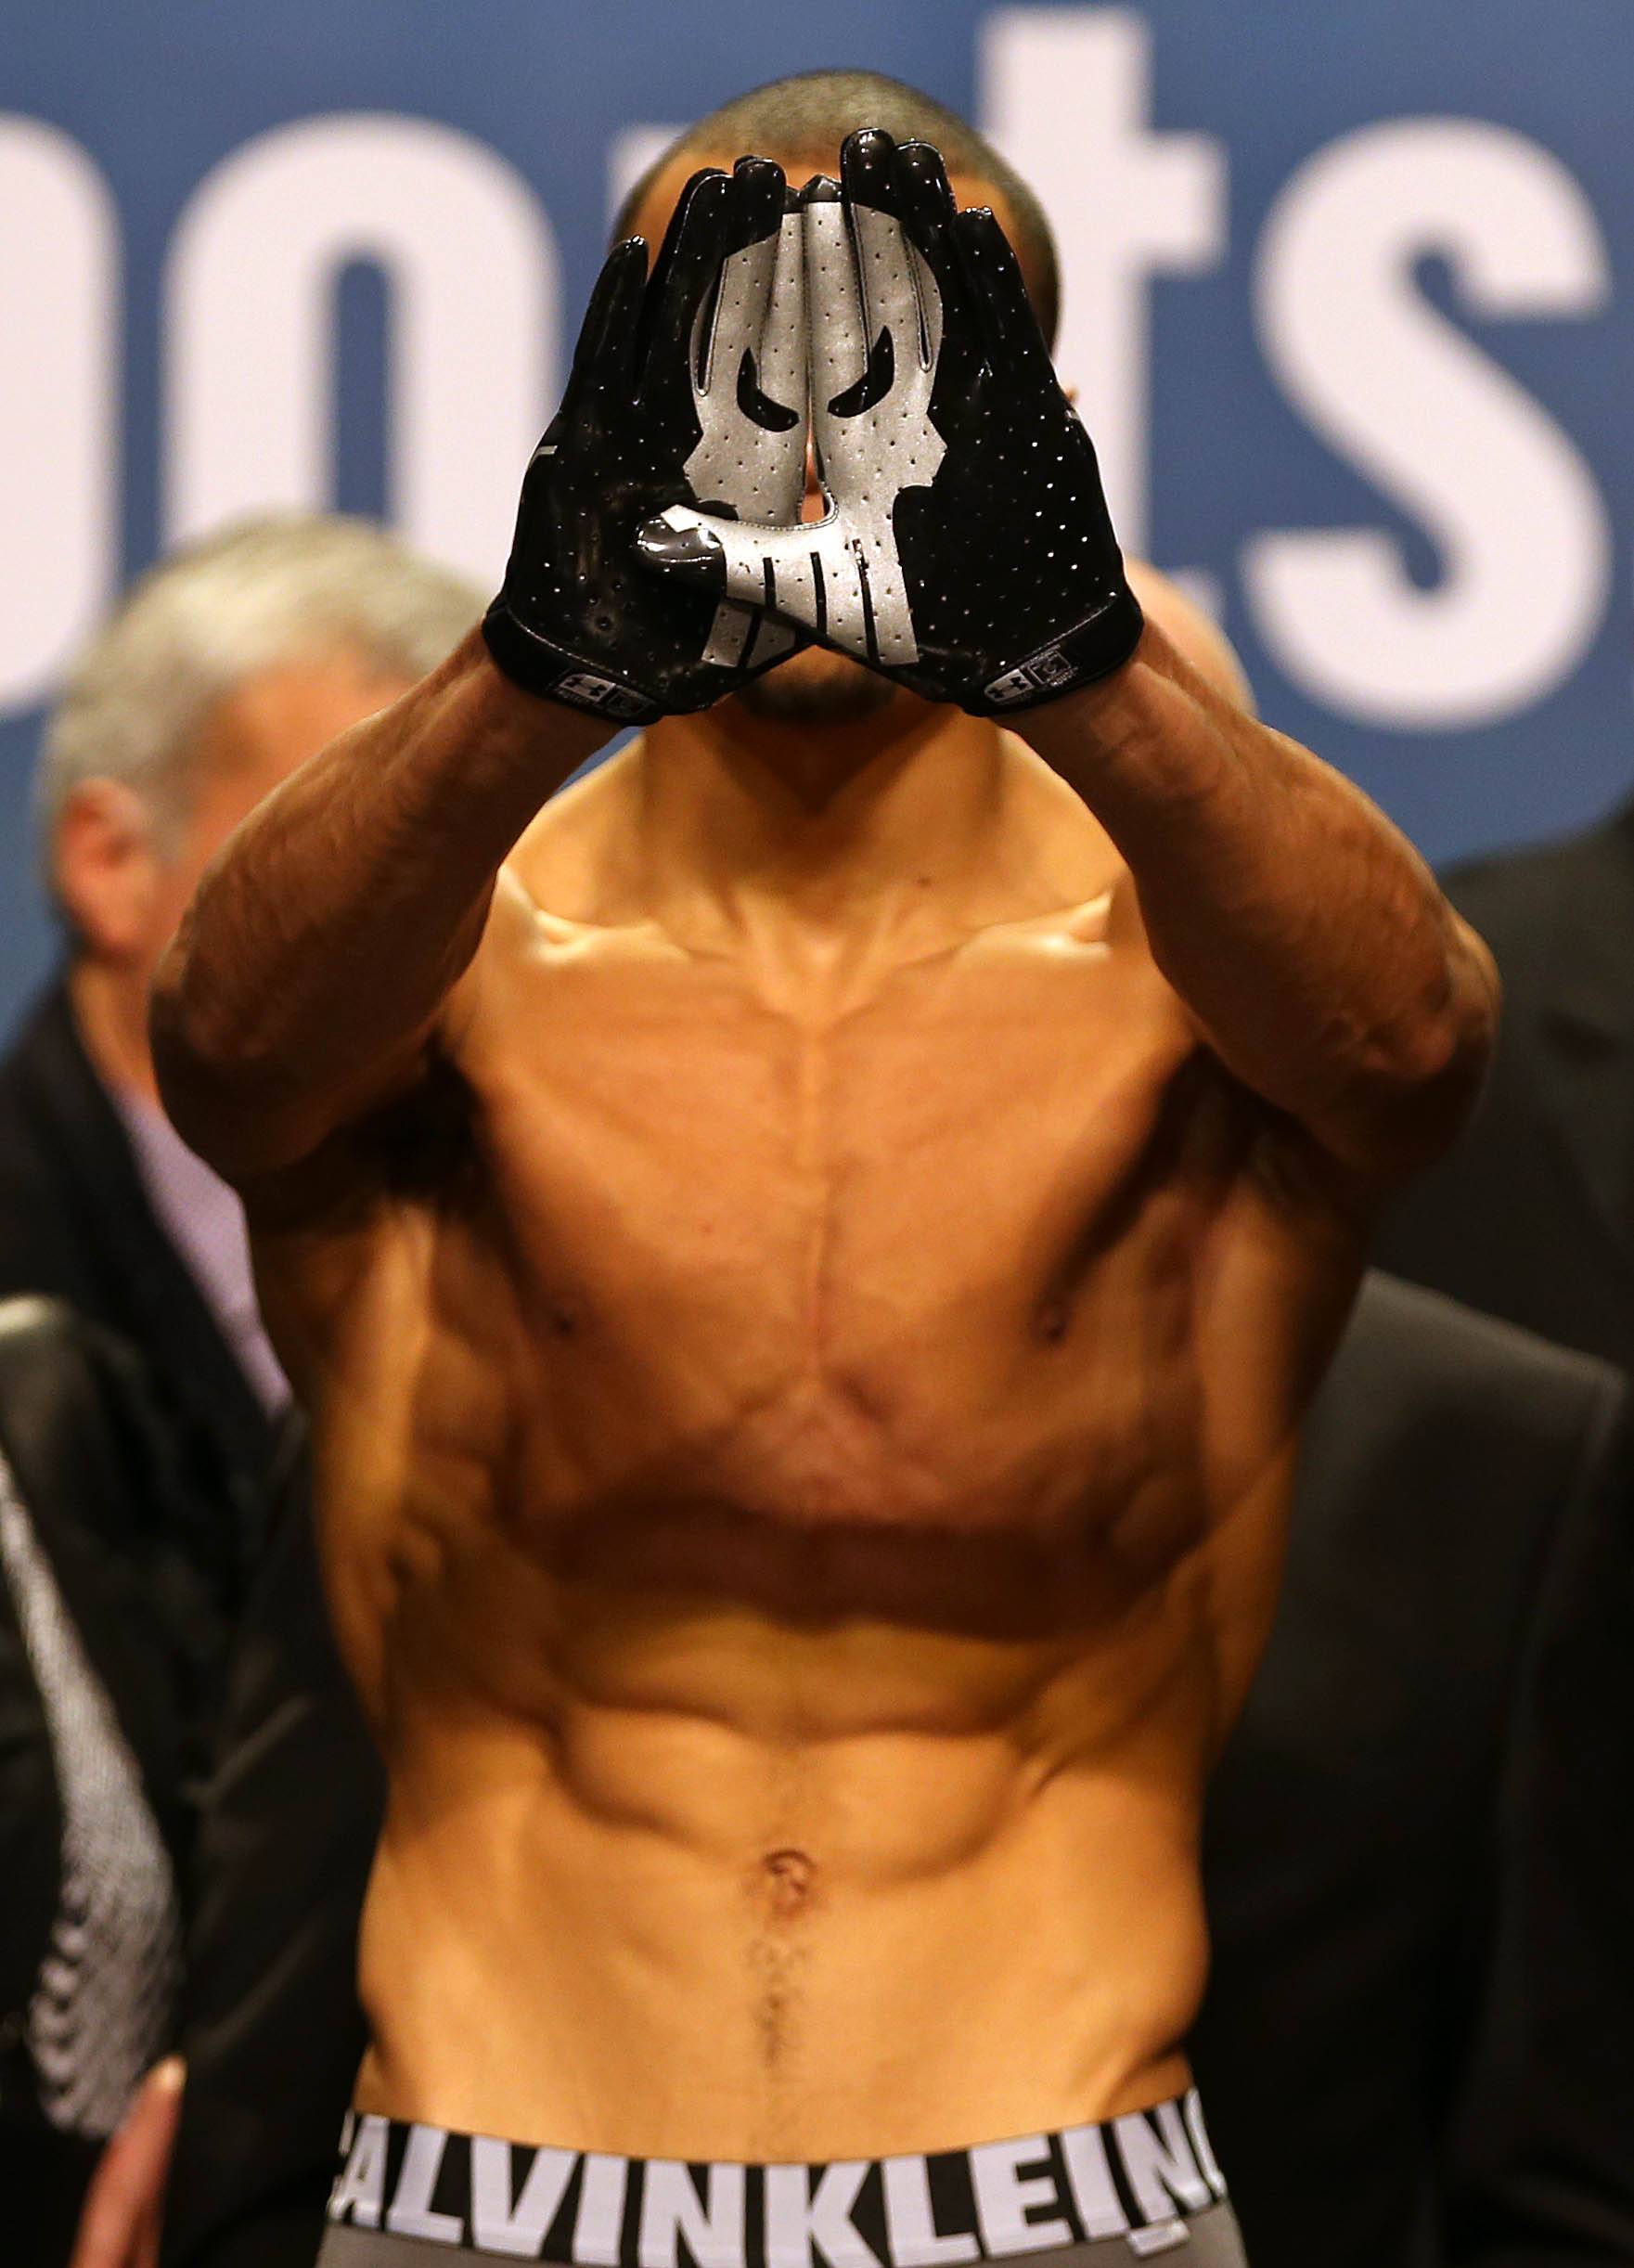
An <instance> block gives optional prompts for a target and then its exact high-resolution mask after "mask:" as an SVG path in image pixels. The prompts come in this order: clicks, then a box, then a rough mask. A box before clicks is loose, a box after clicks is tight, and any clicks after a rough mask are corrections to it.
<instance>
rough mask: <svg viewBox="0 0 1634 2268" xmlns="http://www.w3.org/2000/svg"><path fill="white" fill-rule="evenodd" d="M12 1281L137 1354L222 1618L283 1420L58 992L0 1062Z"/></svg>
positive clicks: (0, 1215) (4, 1225)
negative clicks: (168, 1226) (186, 1255)
mask: <svg viewBox="0 0 1634 2268" xmlns="http://www.w3.org/2000/svg"><path fill="white" fill-rule="evenodd" d="M12 1292H35V1293H45V1294H49V1295H53V1296H55V1297H57V1298H59V1299H65V1300H67V1301H68V1302H69V1303H70V1304H71V1306H72V1307H73V1308H76V1309H77V1310H78V1312H79V1313H80V1314H81V1315H83V1316H84V1317H86V1318H87V1319H88V1320H89V1321H93V1322H96V1323H100V1324H102V1325H104V1326H105V1327H106V1328H107V1329H108V1330H109V1331H113V1332H117V1333H118V1334H120V1336H121V1337H122V1339H124V1340H125V1342H126V1343H127V1344H128V1345H129V1346H130V1347H134V1348H135V1349H137V1350H139V1352H140V1354H141V1356H142V1359H143V1361H144V1362H145V1364H146V1366H147V1369H148V1373H149V1376H148V1384H149V1386H150V1389H151V1392H152V1395H153V1398H154V1400H155V1403H156V1405H157V1407H158V1410H159V1411H160V1414H161V1419H162V1421H163V1423H164V1424H165V1427H166V1429H167V1432H168V1434H169V1436H170V1440H171V1445H172V1450H173V1453H174V1457H175V1460H176V1463H177V1470H178V1475H179V1477H180V1481H181V1485H182V1495H181V1498H180V1499H179V1510H180V1512H181V1514H182V1515H183V1516H184V1518H185V1519H186V1520H187V1525H188V1530H189V1538H190V1549H191V1550H192V1552H193V1554H194V1556H195V1558H196V1560H197V1562H198V1564H199V1567H200V1569H201V1570H202V1571H203V1572H204V1573H205V1574H206V1575H207V1576H208V1578H209V1579H210V1583H211V1586H212V1591H213V1592H214V1593H215V1595H216V1597H217V1599H218V1601H219V1603H220V1608H221V1611H222V1613H223V1614H224V1616H226V1617H230V1616H231V1615H232V1614H233V1613H234V1612H235V1611H236V1608H237V1606H238V1603H239V1601H240V1600H241V1597H242V1593H243V1590H244V1588H245V1582H246V1571H247V1567H248V1566H249V1564H250V1561H251V1557H252V1555H253V1553H254V1552H255V1551H256V1549H257V1548H258V1542H259V1539H258V1538H257V1536H256V1535H255V1533H254V1525H255V1523H256V1521H257V1520H258V1519H259V1517H260V1516H261V1514H262V1512H263V1509H264V1501H265V1489H266V1475H267V1472H268V1469H269V1467H270V1464H271V1462H272V1457H273V1452H274V1444H275V1440H276V1429H275V1428H274V1426H273V1425H272V1424H270V1423H269V1421H268V1419H267V1417H266V1415H265V1413H264V1411H263V1408H262V1406H261V1404H260V1402H259V1401H258V1400H257V1399H256V1397H255V1394H254V1391H253V1389H252V1388H251V1385H250V1383H249V1381H248V1380H247V1379H246V1377H245V1376H244V1373H243V1372H242V1370H241V1369H240V1368H239V1366H238V1360H237V1358H236V1357H235V1355H234V1354H233V1351H232V1349H231V1347H229V1346H228V1344H227V1342H226V1340H225V1337H224V1336H223V1334H222V1333H221V1330H220V1328H219V1326H218V1325H217V1323H216V1321H215V1318H214V1316H213V1315H212V1313H211V1311H210V1308H209V1306H208V1304H207V1303H206V1301H205V1299H204V1296H203V1294H202V1293H201V1292H200V1291H199V1287H198V1284H197V1283H196V1282H195V1281H194V1279H193V1277H192V1275H191V1273H190V1272H189V1270H188V1269H187V1264H186V1262H185V1261H184V1260H183V1259H182V1257H181V1256H180V1254H179V1253H178V1252H177V1251H176V1249H175V1247H174V1244H172V1243H171V1241H170V1238H169V1237H168V1236H167V1235H166V1233H165V1231H164V1229H163V1228H162V1226H161V1223H160V1222H159V1220H158V1219H157V1218H156V1217H155V1215H154V1212H153V1209H152V1207H151V1205H149V1204H148V1196H147V1192H146V1191H145V1190H144V1188H143V1186H142V1182H141V1179H140V1177H139V1176H138V1173H137V1170H136V1164H135V1157H134V1156H133V1154H132V1151H131V1146H130V1142H129V1140H128V1139H127V1137H126V1134H125V1130H124V1128H123V1126H122V1124H121V1122H120V1118H119V1115H118V1113H117V1112H116V1111H115V1110H114V1108H113V1106H112V1104H111V1103H110V1102H109V1099H108V1096H107V1095H106V1093H105V1092H104V1091H103V1088H102V1085H101V1082H100V1081H99V1080H98V1079H97V1077H96V1073H95V1072H94V1071H93V1070H92V1068H91V1064H90V1061H89V1059H88V1058H87V1056H86V1054H85V1050H84V1046H83V1045H82V1043H81V1040H80V1037H79V1032H78V1030H77V1028H76V1026H75V1024H74V1019H73V1013H72V1011H71V1007H70V1005H69V999H68V995H67V992H66V991H65V990H63V989H60V988H58V989H57V990H55V991H53V992H51V993H49V994H47V996H46V997H45V999H44V1000H43V1001H42V1002H41V1003H40V1004H39V1005H38V1007H37V1008H36V1009H35V1010H34V1012H33V1013H32V1017H31V1018H30V1020H29V1021H28V1023H27V1024H25V1025H24V1027H23V1030H22V1032H21V1034H20V1036H19V1038H18V1039H17V1041H16V1042H15V1044H14V1045H13V1046H12V1048H11V1049H10V1050H9V1051H8V1052H7V1053H6V1057H5V1059H4V1061H0V1296H3V1295H6V1294H7V1293H12Z"/></svg>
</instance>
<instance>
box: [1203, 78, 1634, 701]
mask: <svg viewBox="0 0 1634 2268" xmlns="http://www.w3.org/2000/svg"><path fill="white" fill-rule="evenodd" d="M1432 254H1437V255H1439V256H1440V257H1442V258H1443V259H1445V260H1446V261H1447V263H1448V264H1449V266H1450V269H1451V272H1452V277H1453V282H1454V286H1455V289H1456V290H1457V292H1458V294H1459V297H1460V302H1461V303H1462V304H1463V305H1464V306H1466V307H1467V308H1468V309H1469V311H1470V313H1471V314H1472V315H1473V316H1486V317H1496V318H1499V319H1512V318H1514V317H1516V316H1525V317H1533V318H1537V317H1560V316H1574V317H1579V318H1580V317H1582V316H1590V315H1593V314H1596V313H1597V312H1598V311H1599V310H1600V309H1601V308H1602V307H1603V306H1604V304H1605V303H1606V299H1607V295H1608V291H1609V288H1610V284H1609V276H1608V269H1607V262H1606V255H1605V248H1604V244H1603V242H1602V236H1601V231H1600V227H1599V225H1598V223H1597V221H1596V218H1595V215H1594V213H1593V211H1592V209H1591V208H1590V206H1589V201H1588V200H1587V198H1586V197H1585V195H1584V193H1583V190H1582V188H1581V187H1580V186H1579V185H1578V183H1577V182H1576V179H1575V178H1574V177H1573V175H1572V174H1569V173H1568V172H1567V171H1566V169H1565V167H1564V166H1563V164H1561V162H1560V161H1559V160H1558V159H1556V158H1555V157H1554V156H1552V155H1551V154H1550V152H1549V151H1548V150H1545V149H1542V148H1539V147H1538V144H1537V143H1535V142H1532V141H1529V140H1528V139H1527V138H1526V137H1525V135H1519V134H1516V133H1513V132H1512V131H1511V130H1509V129H1508V128H1504V127H1499V126H1495V125H1490V124H1484V123H1482V122H1477V121H1474V120H1465V119H1404V120H1401V121H1398V122H1391V123H1388V124H1383V125H1378V126H1371V127H1368V128H1365V129H1364V130H1363V131H1362V132H1360V133H1357V134H1354V135H1347V136H1346V137H1345V139H1344V140H1343V141H1340V142H1335V143H1332V144H1331V145H1330V146H1329V147H1328V148H1325V149H1322V150H1320V151H1319V152H1318V153H1317V155H1316V156H1315V157H1313V158H1312V159H1311V160H1310V161H1308V162H1307V163H1306V165H1305V166H1303V167H1302V168H1301V170H1300V171H1299V172H1298V173H1297V174H1295V175H1294V176H1293V179H1292V180H1291V181H1290V182H1289V183H1288V185H1287V186H1286V187H1285V188H1284V189H1283V190H1282V192H1281V194H1280V197H1279V199H1278V200H1277V202H1276V204H1275V205H1274V206H1273V208H1272V211H1271V215H1270V218H1269V220H1268V221H1267V225H1266V231H1265V235H1264V237H1263V238H1262V240H1261V243H1260V247H1259V252H1258V264H1257V278H1256V287H1255V289H1256V300H1257V314H1258V321H1259V329H1260V339H1261V343H1262V346H1263V349H1264V352H1265V354H1266V357H1267V361H1268V362H1269V364H1270V366H1271V368H1272V369H1273V371H1274V372H1275V373H1276V376H1277V378H1278V380H1279V381H1280V384H1281V386H1282V388H1283V390H1284V391H1285V393H1287V395H1288V398H1289V400H1290V401H1291V402H1292V403H1293V405H1294V406H1295V407H1296V408H1297V409H1298V410H1299V412H1300V414H1301V415H1302V416H1303V417H1304V418H1305V419H1306V421H1307V422H1308V423H1309V425H1310V426H1311V428H1312V429H1313V431H1314V432H1317V433H1319V434H1320V435H1321V437H1322V439H1323V440H1324V441H1326V442H1327V443H1328V444H1329V445H1331V446H1332V448H1333V449H1334V450H1335V451H1337V452H1338V454H1339V455H1341V456H1342V457H1345V458H1346V459H1347V460H1348V461H1349V462H1350V463H1351V464H1353V465H1354V466H1356V468H1357V470H1359V471H1360V472H1362V473H1363V474H1364V475H1365V476H1366V477H1367V478H1368V479H1369V480H1370V482H1372V483H1373V484H1374V485H1375V486H1376V487H1377V488H1378V489H1379V490H1380V491H1381V492H1382V493H1383V495H1385V496H1389V497H1390V498H1391V500H1392V501H1393V502H1394V503H1395V504H1396V505H1397V506H1398V507H1399V508H1400V509H1401V510H1403V511H1404V512H1407V513H1409V514H1410V515H1411V516H1412V518H1413V519H1414V520H1416V521H1417V522H1418V523H1419V525H1420V526H1421V527H1422V529H1423V530H1424V532H1425V534H1426V535H1428V536H1429V538H1430V540H1431V541H1432V542H1433V543H1434V544H1435V548H1436V550H1437V552H1438V553H1439V555H1440V560H1441V570H1442V572H1441V579H1440V581H1439V582H1438V583H1437V584H1436V585H1435V587H1434V588H1433V589H1428V590H1425V589H1421V588H1419V587H1417V586H1415V585H1414V584H1413V582H1412V580H1411V578H1410V577H1409V574H1408V573H1407V570H1406V568H1405V566H1404V564H1403V562H1402V559H1401V554H1400V548H1399V546H1398V545H1397V544H1396V541H1395V539H1394V538H1393V537H1392V536H1391V535H1387V534H1386V533H1384V532H1383V530H1379V529H1371V528H1354V529H1350V528H1346V529H1324V530H1320V531H1310V532H1305V533H1294V532H1293V531H1287V532H1280V531H1279V532H1271V533H1267V534H1266V535H1260V536H1258V537H1256V538H1255V539H1254V541H1253V542H1251V543H1250V544H1249V545H1248V547H1247V550H1246V554H1245V562H1244V564H1245V576H1244V580H1245V585H1246V589H1247V593H1248V597H1249V600H1250V603H1251V605H1252V606H1253V608H1254V616H1255V620H1256V622H1257V624H1258V625H1259V629H1260V632H1261V635H1262V636H1263V637H1264V638H1265V641H1266V643H1267V646H1268V647H1269V649H1270V650H1271V651H1272V653H1273V654H1274V655H1275V656H1276V658H1277V661H1278V663H1279V664H1280V667H1281V668H1282V670H1283V671H1284V673H1285V674H1286V675H1287V676H1288V677H1290V678H1291V679H1293V682H1294V683H1296V684H1298V685H1301V686H1303V687H1304V688H1305V689H1306V690H1307V691H1308V692H1310V693H1311V694H1313V695H1314V696H1315V697H1316V699H1317V700H1319V701H1320V702H1324V703H1325V704H1326V705H1327V706H1328V707H1330V708H1332V709H1334V710H1337V711H1339V712H1342V713H1345V714H1348V715H1352V716H1355V717H1357V718H1360V719H1361V720H1363V721H1365V722H1367V723H1372V724H1381V725H1385V726H1391V727H1394V728H1396V729H1397V730H1415V729H1416V730H1422V731H1445V730H1447V729H1449V728H1472V727H1474V726H1478V725H1485V724H1490V723H1491V722H1493V721H1494V720H1495V719H1497V718H1499V717H1501V716H1506V715H1512V713H1513V712H1514V711H1516V710H1518V709H1522V708H1525V707H1526V706H1528V705H1529V704H1530V703H1532V702H1536V701H1538V700H1540V699H1541V698H1542V697H1543V696H1544V695H1545V694H1546V693H1548V692H1550V690H1552V689H1553V688H1554V687H1555V686H1556V685H1558V684H1559V683H1560V681H1561V680H1562V678H1563V677H1566V676H1567V675H1568V674H1569V673H1570V672H1571V670H1572V669H1573V668H1575V667H1576V664H1577V662H1578V660H1579V659H1580V658H1581V656H1582V654H1583V651H1584V650H1585V648H1586V647H1587V646H1588V645H1589V643H1590V641H1591V640H1592V639H1593V638H1594V636H1595V634H1596V632H1597V631H1598V629H1599V627H1600V624H1601V621H1602V617H1603V615H1604V612H1605V606H1606V600H1607V595H1608V591H1609V587H1610V576H1611V535H1610V531H1609V528H1608V526H1607V522H1606V512H1605V506H1604V503H1603V501H1602V497H1601V494H1600V491H1599V489H1598V487H1597V486H1596V484H1595V481H1594V477H1593V475H1592V473H1591V472H1590V471H1589V467H1588V466H1587V465H1586V464H1585V463H1584V461H1583V458H1582V457H1581V456H1580V454H1579V453H1578V451H1577V450H1576V447H1575V446H1574V445H1573V444H1572V443H1571V441H1570V440H1569V439H1568V438H1567V436H1566V435H1565V433H1564V432H1562V430H1561V428H1560V427H1559V426H1558V425H1557V424H1556V423H1555V421H1554V420H1553V419H1552V418H1550V415H1549V414H1548V412H1547V411H1546V410H1545V409H1544V408H1543V407H1542V406H1540V405H1539V404H1538V402H1537V401H1536V400H1534V398H1533V397H1532V395H1531V394H1530V393H1527V392H1526V391H1525V388H1524V387H1522V386H1521V385H1519V384H1518V383H1517V382H1516V380H1514V379H1512V377H1511V376H1510V374H1509V373H1508V371H1507V370H1504V369H1502V368H1500V367H1499V365H1498V364H1497V363H1495V362H1493V361H1492V360H1491V359H1490V358H1489V357H1488V356H1487V355H1486V354H1483V353H1482V352H1481V350H1480V349H1479V348H1478V347H1476V346H1475V345H1473V343H1472V342H1471V341H1469V340H1468V339H1466V338H1465V337H1464V335H1463V334H1462V332H1461V331H1459V330H1456V329H1453V328H1452V326H1451V325H1450V324H1448V323H1447V321H1445V320H1444V318H1443V317H1442V316H1439V315H1438V314H1437V313H1436V312H1435V309H1434V308H1433V307H1432V306H1431V305H1430V304H1429V303H1428V302H1427V301H1426V300H1425V299H1424V297H1423V296H1422V292H1421V291H1420V290H1418V289H1417V286H1416V282H1415V278H1414V273H1413V269H1414V264H1415V262H1417V261H1420V260H1422V259H1423V258H1425V257H1426V256H1428V255H1432Z"/></svg>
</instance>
